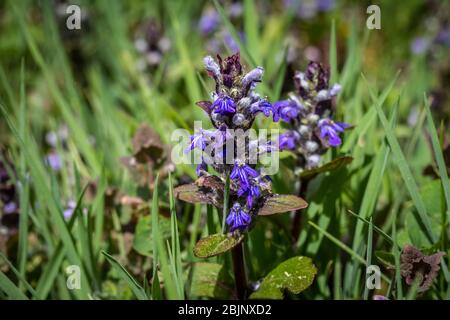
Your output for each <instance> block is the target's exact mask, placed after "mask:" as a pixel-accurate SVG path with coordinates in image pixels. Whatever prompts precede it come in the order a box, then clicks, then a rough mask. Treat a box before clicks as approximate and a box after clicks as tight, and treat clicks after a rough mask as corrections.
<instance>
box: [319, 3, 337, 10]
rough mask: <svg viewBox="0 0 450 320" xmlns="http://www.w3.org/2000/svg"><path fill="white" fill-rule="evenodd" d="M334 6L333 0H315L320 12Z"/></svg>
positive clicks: (331, 8)
mask: <svg viewBox="0 0 450 320" xmlns="http://www.w3.org/2000/svg"><path fill="white" fill-rule="evenodd" d="M335 6H336V1H335V0H317V7H318V9H319V11H321V12H327V11H331V10H333V9H334V7H335Z"/></svg>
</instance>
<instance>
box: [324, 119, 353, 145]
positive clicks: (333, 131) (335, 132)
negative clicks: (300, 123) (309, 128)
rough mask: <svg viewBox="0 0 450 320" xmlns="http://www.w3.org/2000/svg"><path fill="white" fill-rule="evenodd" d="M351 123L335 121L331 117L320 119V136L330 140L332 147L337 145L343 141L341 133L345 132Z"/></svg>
mask: <svg viewBox="0 0 450 320" xmlns="http://www.w3.org/2000/svg"><path fill="white" fill-rule="evenodd" d="M349 126H350V125H349V124H347V123H344V122H333V121H332V120H330V119H323V120H320V121H319V128H320V138H321V139H324V140H326V141H327V142H328V144H329V145H330V146H332V147H337V146H339V145H340V144H341V143H342V140H341V138H340V137H339V133H341V132H344V130H345V129H346V128H348V127H349Z"/></svg>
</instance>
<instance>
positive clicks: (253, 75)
mask: <svg viewBox="0 0 450 320" xmlns="http://www.w3.org/2000/svg"><path fill="white" fill-rule="evenodd" d="M263 73H264V68H262V67H256V68H255V69H253V70H251V71H250V72H248V73H247V74H246V75H245V76H244V77H243V78H242V85H243V86H244V87H248V86H249V85H250V84H252V83H253V82H260V81H261V78H262V75H263Z"/></svg>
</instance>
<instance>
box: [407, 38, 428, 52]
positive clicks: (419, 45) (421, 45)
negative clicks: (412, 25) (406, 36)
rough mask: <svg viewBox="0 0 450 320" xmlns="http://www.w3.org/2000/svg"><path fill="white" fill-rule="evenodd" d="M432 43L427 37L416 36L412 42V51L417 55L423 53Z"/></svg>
mask: <svg viewBox="0 0 450 320" xmlns="http://www.w3.org/2000/svg"><path fill="white" fill-rule="evenodd" d="M430 44H431V42H430V40H429V39H428V38H426V37H417V38H414V40H413V41H412V42H411V51H412V52H413V53H414V54H417V55H420V54H423V53H425V52H426V51H427V50H428V48H429V47H430Z"/></svg>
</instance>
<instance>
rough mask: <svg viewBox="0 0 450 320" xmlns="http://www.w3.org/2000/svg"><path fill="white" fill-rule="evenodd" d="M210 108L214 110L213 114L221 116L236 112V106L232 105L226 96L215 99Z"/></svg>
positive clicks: (232, 102)
mask: <svg viewBox="0 0 450 320" xmlns="http://www.w3.org/2000/svg"><path fill="white" fill-rule="evenodd" d="M211 108H212V109H213V110H214V113H219V114H222V115H225V114H227V113H235V112H236V106H235V105H234V101H233V99H231V98H230V97H228V96H223V97H219V98H217V99H216V101H214V103H213V105H212V106H211Z"/></svg>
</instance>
